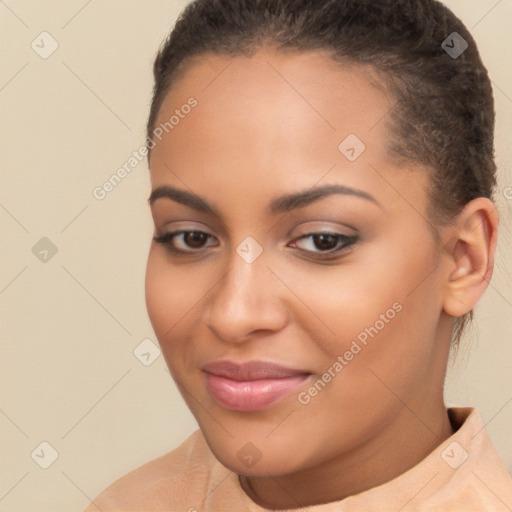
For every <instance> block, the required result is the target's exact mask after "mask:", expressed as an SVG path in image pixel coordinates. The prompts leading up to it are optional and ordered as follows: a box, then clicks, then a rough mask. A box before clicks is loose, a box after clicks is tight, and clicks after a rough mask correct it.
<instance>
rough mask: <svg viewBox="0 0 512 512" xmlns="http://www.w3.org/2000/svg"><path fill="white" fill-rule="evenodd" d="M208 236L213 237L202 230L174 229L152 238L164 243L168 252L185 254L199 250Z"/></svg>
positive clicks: (202, 247)
mask: <svg viewBox="0 0 512 512" xmlns="http://www.w3.org/2000/svg"><path fill="white" fill-rule="evenodd" d="M209 238H213V237H212V236H211V235H209V234H208V233H204V232H203V231H175V232H172V233H164V234H163V235H158V236H155V237H154V238H153V240H154V241H155V242H157V243H158V244H162V245H165V246H166V248H167V249H168V250H169V251H170V252H173V253H177V254H186V253H196V252H200V251H201V250H202V249H204V247H205V243H206V242H207V241H208V239H209Z"/></svg>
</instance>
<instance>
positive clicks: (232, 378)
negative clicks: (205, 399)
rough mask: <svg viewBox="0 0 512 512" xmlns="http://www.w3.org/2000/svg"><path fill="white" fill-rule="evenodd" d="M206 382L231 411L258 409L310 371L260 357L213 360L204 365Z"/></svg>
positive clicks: (279, 397) (285, 392)
mask: <svg viewBox="0 0 512 512" xmlns="http://www.w3.org/2000/svg"><path fill="white" fill-rule="evenodd" d="M201 370H202V371H203V372H204V374H205V379H206V386H207V388H208V391H209V392H210V394H211V395H212V397H213V398H214V399H215V400H216V402H217V403H218V404H219V405H221V406H222V407H224V408H226V409H230V410H234V411H245V412H248V411H259V410H262V409H266V408H267V407H269V406H270V405H272V404H274V403H276V402H278V401H280V400H282V399H283V398H285V397H286V396H288V395H289V394H290V393H292V392H293V391H294V390H295V389H296V388H298V387H299V386H301V385H303V384H304V382H306V381H307V380H308V379H309V377H310V376H311V375H312V374H311V372H308V371H307V370H299V369H293V368H287V367H285V366H281V365H278V364H274V363H268V362H263V361H248V362H246V363H242V364H238V363H234V362H232V361H226V360H224V361H216V362H214V363H210V364H207V365H205V366H204V367H203V368H201Z"/></svg>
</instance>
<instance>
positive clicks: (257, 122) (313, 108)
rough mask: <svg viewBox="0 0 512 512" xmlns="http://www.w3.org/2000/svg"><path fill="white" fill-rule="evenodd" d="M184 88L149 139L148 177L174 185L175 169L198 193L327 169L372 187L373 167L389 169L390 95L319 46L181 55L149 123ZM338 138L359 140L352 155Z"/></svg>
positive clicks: (259, 186)
mask: <svg viewBox="0 0 512 512" xmlns="http://www.w3.org/2000/svg"><path fill="white" fill-rule="evenodd" d="M191 97H193V98H194V99H195V100H196V101H197V106H195V107H194V108H193V109H192V110H191V111H190V112H189V113H187V114H183V113H181V115H180V120H179V123H178V124H176V125H175V126H173V127H172V129H169V130H168V132H167V131H164V132H163V133H162V137H161V141H158V140H157V141H156V142H157V145H156V147H155V148H154V149H153V151H152V155H151V174H152V183H153V186H154V187H156V186H158V185H161V184H164V183H175V184H180V185H183V183H180V180H179V179H178V178H177V177H178V176H180V177H182V178H183V179H185V178H186V182H187V184H188V185H190V186H191V187H193V188H194V189H195V191H198V190H201V191H204V192H205V195H208V191H211V190H213V188H212V187H214V188H215V187H217V189H218V190H221V188H222V187H221V184H224V185H226V186H227V185H229V184H232V183H233V182H236V183H237V184H238V186H239V188H240V189H244V187H248V189H247V191H248V192H252V191H256V190H259V191H261V192H262V193H265V194H266V195H267V196H269V195H270V196H272V195H276V194H275V193H274V192H273V191H274V190H275V189H279V190H281V189H282V190H286V191H289V190H290V185H291V184H293V183H297V186H296V188H300V189H303V188H305V187H307V186H313V185H314V184H315V183H316V182H318V181H319V180H321V179H322V177H323V176H326V175H327V174H328V175H329V176H328V177H329V178H330V181H332V179H333V178H334V179H340V180H341V181H345V182H346V184H347V185H352V186H356V187H359V188H364V187H362V185H364V186H366V188H367V189H368V187H369V188H370V189H372V188H373V189H375V190H376V189H378V188H379V187H382V184H383V181H382V178H381V177H379V174H380V173H385V172H388V171H390V170H391V167H392V165H391V163H390V161H389V158H388V154H387V153H388V151H387V143H388V140H389V138H388V128H387V121H388V116H389V113H390V111H391V109H392V107H393V105H394V98H393V97H391V96H390V95H389V94H387V92H386V89H385V88H384V87H382V86H381V85H380V83H379V81H378V77H377V75H376V73H374V72H372V70H371V69H369V68H365V67H362V66H360V65H356V64H352V63H346V64H340V63H338V62H335V61H333V60H332V59H331V58H330V57H329V56H328V55H326V54H325V53H323V52H310V53H304V54H298V53H280V52H277V51H275V50H271V49H265V50H261V51H259V52H258V53H256V54H255V55H254V56H252V57H250V58H247V57H234V58H233V57H227V56H219V55H204V56H201V57H198V58H194V59H193V60H191V61H190V62H189V63H188V64H187V66H186V67H185V70H184V71H183V73H182V74H181V75H180V76H179V78H178V80H177V81H176V82H175V84H174V85H173V87H172V89H171V90H170V91H169V93H168V94H167V96H166V98H165V101H164V103H163V105H162V107H161V109H160V112H159V115H158V117H157V122H156V126H158V125H163V124H164V123H166V122H168V120H169V119H170V117H171V116H172V115H173V114H175V112H176V111H180V108H181V107H182V106H183V105H184V104H186V103H187V101H188V100H189V98H191ZM186 110H187V111H188V110H189V109H186ZM346 140H348V141H349V142H351V144H349V146H354V143H355V146H354V148H355V150H356V152H357V153H359V152H360V151H362V150H363V149H364V151H363V152H361V154H360V156H359V157H358V158H356V159H355V160H351V159H349V158H347V154H346V153H344V150H345V149H346V148H345V149H344V145H343V142H344V141H346ZM340 144H341V149H340ZM348 149H351V148H348ZM349 156H350V155H349ZM170 170H172V172H170ZM213 181H215V184H213V183H212V182H213ZM299 183H300V184H301V186H299V185H298V184H299ZM226 192H228V189H227V188H226ZM369 192H370V193H372V192H371V191H370V190H369ZM249 195H250V194H249Z"/></svg>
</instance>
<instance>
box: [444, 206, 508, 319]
mask: <svg viewBox="0 0 512 512" xmlns="http://www.w3.org/2000/svg"><path fill="white" fill-rule="evenodd" d="M498 222H499V219H498V212H497V211H496V207H495V206H494V204H493V202H492V201H491V200H489V199H487V198H485V197H479V198H477V199H474V200H473V201H471V202H469V203H468V204H467V205H466V206H465V207H464V209H463V210H462V212H461V213H460V214H459V215H458V216H457V219H456V221H455V223H454V225H453V226H452V227H451V229H450V230H449V233H448V234H447V236H448V239H449V241H448V242H447V243H446V242H445V250H446V254H447V256H448V262H447V265H448V267H447V269H448V270H447V280H446V283H445V284H446V288H445V294H444V300H443V308H444V311H445V312H446V313H448V314H449V315H451V316H453V317H459V316H462V315H464V314H465V313H468V312H469V311H470V310H471V309H473V307H474V306H475V305H476V303H477V302H478V301H479V300H480V297H481V296H482V295H483V293H484V292H485V290H486V289H487V286H488V285H489V281H490V280H491V277H492V272H493V267H494V253H495V250H496V243H497V239H498ZM445 240H446V239H445Z"/></svg>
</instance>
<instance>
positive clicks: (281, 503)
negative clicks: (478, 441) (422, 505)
mask: <svg viewBox="0 0 512 512" xmlns="http://www.w3.org/2000/svg"><path fill="white" fill-rule="evenodd" d="M428 409H429V410H428V411H427V410H425V408H424V407H419V408H415V407H410V406H405V405H403V406H402V408H401V409H400V411H399V413H398V414H397V415H396V416H395V418H394V420H393V421H392V422H390V424H388V425H386V427H385V428H384V429H382V430H381V431H380V432H379V434H378V435H377V436H374V437H372V438H371V439H370V440H369V441H368V442H366V443H365V444H364V445H361V446H359V447H357V448H356V449H354V450H353V451H352V452H351V453H348V454H342V455H339V456H336V457H334V458H333V459H331V460H329V461H327V462H323V463H322V464H321V465H319V466H316V467H313V468H307V469H304V470H301V471H300V472H296V473H290V474H286V475H280V476H268V477H267V476H264V477H259V476H257V477H254V476H249V477H247V476H242V475H241V476H240V477H239V480H240V484H241V486H242V488H243V489H244V491H245V492H246V494H247V495H248V496H249V497H250V498H251V499H252V500H253V501H254V502H255V503H257V504H258V505H260V506H262V507H264V508H270V509H274V510H282V509H289V508H299V507H306V506H311V505H319V504H323V503H329V502H333V501H340V500H342V499H344V498H347V497H348V496H352V495H354V494H358V493H361V492H364V491H366V490H368V489H371V488H373V487H376V486H378V485H382V484H384V483H386V482H388V481H390V480H392V479H394V478H396V477H397V476H399V475H401V474H403V473H404V472H406V471H407V470H409V469H411V468H412V467H414V466H415V465H417V464H418V463H419V462H421V461H422V460H423V459H424V458H425V457H426V456H427V455H428V454H429V453H431V452H432V451H433V450H434V449H435V448H437V447H438V446H439V445H440V444H441V443H443V442H444V441H445V440H446V439H448V438H449V437H450V436H451V435H453V434H454V430H453V428H452V425H451V423H450V420H449V417H448V413H447V410H446V407H445V405H444V402H443V400H441V401H440V403H437V404H436V406H435V407H429V408H428ZM413 411H420V413H415V412H413Z"/></svg>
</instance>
